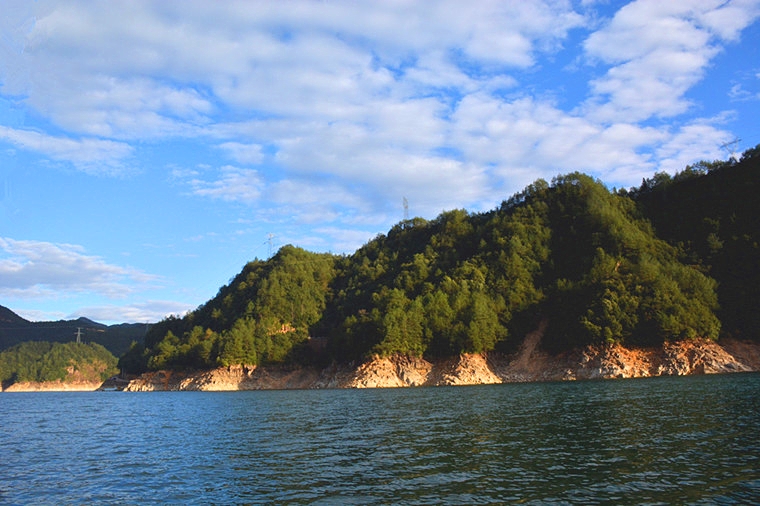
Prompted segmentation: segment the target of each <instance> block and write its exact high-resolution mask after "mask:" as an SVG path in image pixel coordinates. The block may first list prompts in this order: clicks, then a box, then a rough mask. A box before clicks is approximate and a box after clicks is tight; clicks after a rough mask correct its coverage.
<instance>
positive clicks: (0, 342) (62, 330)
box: [0, 306, 147, 357]
mask: <svg viewBox="0 0 760 506" xmlns="http://www.w3.org/2000/svg"><path fill="white" fill-rule="evenodd" d="M146 331H147V328H146V326H145V325H144V324H134V323H123V324H119V325H103V324H102V323H97V322H94V321H92V320H89V319H87V318H78V319H76V320H58V321H49V322H30V321H29V320H26V319H24V318H22V317H20V316H19V315H17V314H16V313H14V312H13V311H11V310H10V309H8V308H6V307H4V306H0V351H2V350H5V349H8V348H10V347H12V346H15V345H17V344H20V343H23V342H27V341H50V342H59V343H66V342H71V341H76V337H77V332H80V340H81V341H82V342H87V343H98V344H100V345H102V346H104V347H105V348H106V349H108V351H110V352H111V353H113V354H114V355H116V356H117V357H118V356H121V355H123V354H124V353H125V352H126V351H127V350H129V347H130V345H131V344H132V342H133V341H138V342H141V341H142V339H143V337H144V336H145V332H146Z"/></svg>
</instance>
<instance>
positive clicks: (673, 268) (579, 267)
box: [121, 151, 760, 371]
mask: <svg viewBox="0 0 760 506" xmlns="http://www.w3.org/2000/svg"><path fill="white" fill-rule="evenodd" d="M752 153H754V152H753V151H749V152H747V154H745V158H744V159H742V161H741V162H739V163H735V162H732V163H728V162H714V163H702V164H697V165H695V166H693V167H687V168H686V170H684V172H682V173H679V174H678V175H676V176H674V177H671V176H668V175H666V174H656V175H655V176H654V177H653V178H652V179H648V180H645V181H644V182H643V183H642V185H641V187H640V188H636V189H631V190H621V191H616V192H610V191H609V190H608V189H607V188H606V187H605V186H604V185H603V184H602V183H601V182H600V181H597V180H594V179H592V178H590V177H589V176H586V175H584V174H580V173H572V174H567V175H564V176H558V177H556V178H555V179H554V180H552V181H551V183H548V182H546V181H544V180H538V181H536V182H535V183H533V184H532V185H530V186H528V187H527V188H526V189H525V190H524V191H523V192H520V193H518V194H516V195H514V196H513V197H511V198H510V199H509V200H507V201H505V202H503V203H502V205H501V206H500V207H499V208H497V209H495V210H493V211H490V212H487V213H478V214H472V213H468V212H467V211H464V210H453V211H447V212H444V213H442V214H441V215H440V216H438V217H437V218H436V219H434V220H432V221H426V220H423V219H421V218H415V219H412V220H405V221H403V222H401V223H399V224H398V225H396V226H395V227H393V228H392V229H391V230H390V231H389V232H388V234H387V235H379V236H378V237H376V238H375V239H373V240H372V241H370V242H368V243H367V244H366V245H365V246H363V247H362V248H360V249H359V250H357V251H356V252H355V253H354V254H353V255H351V256H334V255H328V254H315V253H310V252H307V251H304V250H302V249H300V248H296V247H293V246H286V247H283V248H282V249H281V250H280V251H279V252H278V253H277V255H275V256H274V257H273V258H271V259H269V260H267V261H261V260H256V261H253V262H250V263H249V264H248V265H246V266H245V268H244V269H243V271H242V272H241V273H240V274H238V275H237V276H236V277H235V278H234V279H233V280H232V281H231V282H230V284H228V285H226V286H224V287H222V288H221V289H220V290H219V293H218V294H217V296H216V297H214V298H213V299H211V300H210V301H209V302H208V303H206V304H204V305H203V306H201V307H199V308H198V309H197V310H196V311H194V312H192V313H190V314H188V315H187V316H186V317H184V318H181V319H178V318H170V319H167V320H164V321H163V322H160V323H158V324H156V325H155V326H153V328H152V329H151V331H150V333H149V334H148V336H147V337H146V339H145V344H144V346H142V345H135V346H133V348H132V350H130V352H129V353H128V354H127V355H125V356H124V357H122V360H121V365H122V366H123V367H125V368H127V369H129V370H132V371H139V370H144V369H160V368H203V367H213V366H217V365H231V364H238V363H246V364H257V363H281V362H290V361H305V360H324V361H328V360H338V361H346V360H356V359H362V358H364V357H366V356H368V355H372V354H379V355H392V354H407V355H416V356H449V355H454V354H459V353H463V352H487V351H492V350H509V349H512V348H514V346H516V345H517V344H519V343H520V342H521V340H522V339H523V337H524V335H525V333H526V332H527V331H529V330H532V329H534V328H535V327H536V326H537V325H538V323H539V322H540V321H542V320H544V321H546V322H547V323H548V325H547V330H546V334H545V337H544V341H543V346H545V347H546V348H547V349H549V350H551V351H559V350H564V349H568V348H572V347H576V346H582V345H586V344H591V343H609V342H619V343H625V344H629V345H649V344H656V343H662V342H663V341H666V340H675V339H689V338H693V337H697V336H700V337H706V338H710V339H717V338H718V336H719V335H720V333H721V320H723V324H724V329H726V324H727V325H728V330H727V332H728V333H730V334H732V335H743V336H747V337H749V335H750V334H751V333H752V332H754V334H753V335H754V336H758V333H757V330H758V329H760V324H758V322H757V321H755V320H757V318H755V320H752V321H750V323H749V325H748V324H747V323H743V320H742V318H743V317H744V316H746V314H747V312H749V311H750V309H751V306H752V305H753V304H754V303H756V301H757V300H758V297H759V296H760V293H758V288H757V287H758V286H760V282H758V281H760V280H758V279H757V277H758V272H757V271H758V269H757V265H759V262H758V260H760V256H759V255H758V241H759V240H760V238H758V236H757V235H758V232H757V230H756V229H757V227H756V226H753V224H754V222H755V217H756V216H757V214H758V211H760V209H758V208H757V207H758V204H757V202H758V201H757V199H753V198H751V197H752V195H756V194H757V191H756V190H757V184H758V180H760V178H758V170H759V169H758V163H760V158H758V157H756V156H755V155H753V154H752ZM731 194H733V195H734V196H736V195H740V196H746V200H745V199H744V198H742V199H741V200H740V201H737V199H736V198H731V197H729V195H731ZM716 279H717V280H718V281H719V282H720V284H718V283H717V282H716ZM740 299H741V300H740ZM727 306H728V307H727ZM719 318H720V319H719ZM753 325H756V326H755V327H753ZM724 333H725V332H724Z"/></svg>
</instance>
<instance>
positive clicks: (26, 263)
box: [0, 237, 155, 298]
mask: <svg viewBox="0 0 760 506" xmlns="http://www.w3.org/2000/svg"><path fill="white" fill-rule="evenodd" d="M0 252H2V253H3V256H2V257H0V295H2V296H4V297H19V298H43V297H56V296H58V295H59V294H66V293H73V292H89V293H96V294H100V295H104V296H106V297H109V298H121V297H124V296H125V295H127V294H129V293H131V292H133V291H135V290H136V288H137V287H140V286H142V287H144V286H146V285H147V283H149V282H150V281H153V280H154V279H155V277H154V276H151V275H149V274H146V273H144V272H141V271H139V270H137V269H133V268H129V267H121V266H118V265H112V264H109V263H107V262H105V261H104V260H103V259H102V258H99V257H96V256H91V255H87V254H85V250H84V248H82V247H81V246H77V245H72V244H54V243H49V242H41V241H19V240H15V239H10V238H7V237H6V238H0Z"/></svg>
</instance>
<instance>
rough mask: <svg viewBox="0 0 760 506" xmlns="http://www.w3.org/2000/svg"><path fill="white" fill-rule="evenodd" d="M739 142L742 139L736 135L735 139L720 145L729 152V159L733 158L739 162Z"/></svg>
mask: <svg viewBox="0 0 760 506" xmlns="http://www.w3.org/2000/svg"><path fill="white" fill-rule="evenodd" d="M739 142H741V139H740V138H738V137H736V138H734V140H732V141H730V142H724V143H723V144H721V145H720V147H721V148H722V149H725V150H726V151H727V152H728V159H729V160H733V161H734V162H738V161H739V158H737V156H736V155H737V152H736V150H737V148H738V147H739Z"/></svg>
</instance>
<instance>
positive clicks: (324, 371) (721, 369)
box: [1, 329, 760, 393]
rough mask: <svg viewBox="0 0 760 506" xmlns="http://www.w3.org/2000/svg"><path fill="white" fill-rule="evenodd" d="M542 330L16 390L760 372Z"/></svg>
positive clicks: (724, 345)
mask: <svg viewBox="0 0 760 506" xmlns="http://www.w3.org/2000/svg"><path fill="white" fill-rule="evenodd" d="M541 334H542V333H541V329H538V330H536V331H535V332H532V333H530V334H528V336H526V338H525V340H524V342H523V343H522V345H521V347H520V349H519V350H518V351H517V352H516V353H514V354H511V355H501V354H497V353H488V354H463V355H459V356H456V357H450V358H442V359H437V360H433V361H428V360H426V359H424V358H420V357H409V356H391V357H379V356H376V357H373V358H371V359H370V360H368V361H366V362H364V363H361V364H331V365H329V366H327V367H324V368H318V367H313V366H303V367H301V366H292V365H291V366H288V365H269V366H255V365H236V366H230V367H219V368H216V369H211V370H203V371H171V370H165V371H153V372H148V373H145V374H142V375H141V376H139V377H137V378H135V379H132V380H122V379H113V378H112V379H109V380H107V381H105V382H103V381H97V382H93V381H81V380H79V381H72V382H66V381H60V380H59V381H55V382H44V383H34V382H23V383H14V384H12V385H9V386H8V387H7V388H4V389H2V390H1V391H2V392H3V393H6V392H8V393H13V392H87V391H128V392H153V391H236V390H293V389H304V390H307V389H325V388H405V387H419V386H450V385H462V386H464V385H485V384H500V383H526V382H543V381H574V380H589V379H622V378H646V377H656V376H688V375H699V374H726V373H739V372H758V371H760V343H754V342H747V341H736V340H731V339H727V340H724V341H722V342H720V343H718V342H714V341H709V340H704V339H695V340H691V341H680V342H674V343H665V344H664V345H662V346H658V347H653V348H624V347H623V346H620V345H606V346H588V347H585V348H583V349H577V350H572V351H569V352H565V353H561V354H559V355H549V354H547V353H546V352H544V351H542V350H540V349H539V347H538V344H539V342H540V339H541Z"/></svg>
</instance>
